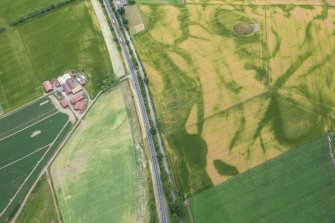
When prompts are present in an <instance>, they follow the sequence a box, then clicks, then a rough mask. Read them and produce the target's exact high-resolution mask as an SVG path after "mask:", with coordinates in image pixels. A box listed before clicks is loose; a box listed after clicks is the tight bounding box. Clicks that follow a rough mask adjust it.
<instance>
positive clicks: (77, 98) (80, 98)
mask: <svg viewBox="0 0 335 223" xmlns="http://www.w3.org/2000/svg"><path fill="white" fill-rule="evenodd" d="M82 99H84V95H82V94H80V95H77V96H74V97H72V98H71V103H72V104H74V103H76V102H78V101H80V100H82Z"/></svg>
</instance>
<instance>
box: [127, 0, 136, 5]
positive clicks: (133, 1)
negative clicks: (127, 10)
mask: <svg viewBox="0 0 335 223" xmlns="http://www.w3.org/2000/svg"><path fill="white" fill-rule="evenodd" d="M128 3H129V5H134V4H136V1H135V0H128Z"/></svg>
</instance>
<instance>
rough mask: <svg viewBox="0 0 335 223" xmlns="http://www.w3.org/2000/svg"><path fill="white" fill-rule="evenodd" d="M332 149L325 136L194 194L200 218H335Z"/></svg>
mask: <svg viewBox="0 0 335 223" xmlns="http://www.w3.org/2000/svg"><path fill="white" fill-rule="evenodd" d="M328 150H329V149H328V145H327V143H326V139H325V137H322V139H317V140H314V141H312V142H310V143H308V144H305V145H303V146H300V147H298V148H296V149H292V150H290V151H289V152H287V153H285V154H284V155H282V156H280V157H277V158H275V159H273V160H271V161H269V162H267V163H264V164H262V165H260V166H258V167H256V168H254V169H252V170H249V171H247V172H245V173H243V174H241V175H239V176H237V177H235V178H232V179H231V180H228V181H227V182H226V183H224V184H221V185H219V186H217V187H214V188H211V189H209V190H206V191H204V192H202V193H200V194H198V195H196V196H195V197H193V198H192V199H191V200H190V203H191V207H192V211H193V214H194V218H195V221H196V222H231V223H234V222H236V223H237V222H260V223H262V222H264V223H266V222H274V223H277V222H278V223H280V222H295V223H300V222H301V223H304V222H324V223H327V222H329V223H331V222H334V219H335V212H334V211H333V207H334V205H335V199H334V188H335V178H334V169H333V167H332V164H331V160H330V157H329V154H328ZM218 210H220V211H218Z"/></svg>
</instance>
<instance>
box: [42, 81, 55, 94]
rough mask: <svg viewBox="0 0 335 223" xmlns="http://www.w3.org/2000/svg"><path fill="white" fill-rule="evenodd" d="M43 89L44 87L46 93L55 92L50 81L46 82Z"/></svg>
mask: <svg viewBox="0 0 335 223" xmlns="http://www.w3.org/2000/svg"><path fill="white" fill-rule="evenodd" d="M43 87H44V90H45V92H50V91H52V90H53V88H52V84H51V83H50V81H44V82H43Z"/></svg>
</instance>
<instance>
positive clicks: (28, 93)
mask: <svg viewBox="0 0 335 223" xmlns="http://www.w3.org/2000/svg"><path fill="white" fill-rule="evenodd" d="M4 2H5V3H6V5H11V4H12V2H22V1H19V0H15V1H10V2H11V3H10V4H9V1H4ZM37 2H42V1H37ZM1 4H3V1H2V3H0V5H1ZM36 4H37V3H36ZM41 4H42V3H41ZM43 4H44V3H43ZM32 5H34V4H32ZM29 7H30V6H29ZM36 7H37V5H36ZM0 8H1V7H0ZM5 8H6V9H7V7H6V6H5ZM21 8H24V7H22V6H21ZM0 10H5V9H3V8H2V9H0ZM22 13H23V14H24V13H25V12H22ZM0 14H1V13H0ZM0 52H1V57H0V67H1V69H0V79H1V82H0V104H1V105H2V107H3V109H4V110H5V112H6V111H9V110H13V109H14V108H17V107H20V106H22V105H23V104H25V103H27V102H29V101H31V100H32V99H34V98H37V97H38V96H40V95H42V85H41V83H42V82H43V81H44V80H46V79H52V78H56V77H57V75H59V74H62V73H64V72H66V71H68V70H71V69H74V68H78V69H81V70H84V71H85V72H86V73H87V74H88V75H89V78H90V80H89V82H88V86H87V87H88V90H89V92H90V93H91V95H95V94H96V93H97V92H98V91H99V90H100V89H99V87H98V85H97V84H98V83H100V82H101V81H102V80H104V79H106V78H107V77H109V76H110V75H112V73H113V71H112V65H111V63H110V59H109V55H108V53H107V48H106V46H105V43H104V40H103V36H102V34H101V32H100V27H99V23H98V21H97V18H96V16H95V14H94V11H93V9H92V6H91V5H90V1H89V0H84V1H76V2H74V3H71V4H69V5H67V6H64V7H62V8H59V9H57V10H55V11H52V12H49V13H47V14H45V15H43V16H40V17H37V18H34V19H32V20H30V21H27V22H25V23H23V24H20V25H18V26H16V27H15V28H13V29H8V31H5V32H2V33H0Z"/></svg>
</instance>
